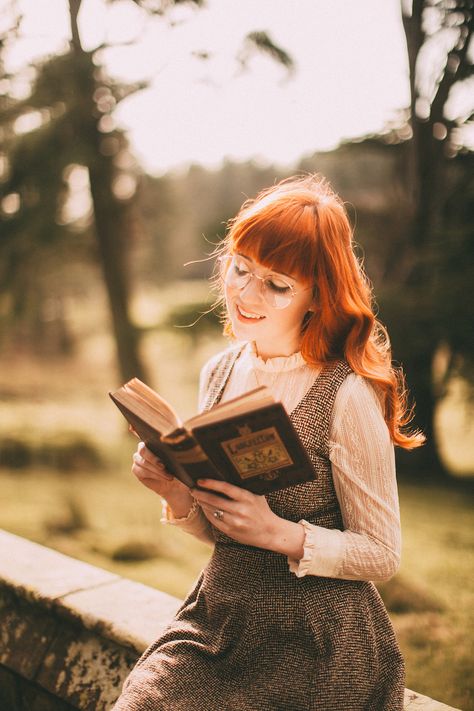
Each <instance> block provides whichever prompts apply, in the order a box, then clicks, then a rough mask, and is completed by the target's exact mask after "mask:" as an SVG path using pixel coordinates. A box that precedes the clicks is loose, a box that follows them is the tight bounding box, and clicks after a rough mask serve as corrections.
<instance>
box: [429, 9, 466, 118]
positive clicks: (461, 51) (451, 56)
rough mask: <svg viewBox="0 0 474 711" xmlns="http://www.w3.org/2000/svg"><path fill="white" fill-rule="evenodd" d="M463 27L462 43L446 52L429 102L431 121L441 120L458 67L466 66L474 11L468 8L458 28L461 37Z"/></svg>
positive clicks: (455, 79)
mask: <svg viewBox="0 0 474 711" xmlns="http://www.w3.org/2000/svg"><path fill="white" fill-rule="evenodd" d="M463 28H466V32H465V33H464V34H465V37H464V43H463V44H462V46H461V47H459V48H458V44H459V43H458V44H457V45H456V47H454V49H452V50H451V52H449V53H448V57H447V61H446V67H445V70H444V74H443V76H442V78H441V81H440V82H439V84H438V89H437V91H436V94H435V97H434V99H433V101H432V103H431V121H432V122H433V123H434V122H436V121H443V119H444V116H443V110H444V106H445V104H446V101H447V99H448V96H449V92H450V89H451V87H452V86H453V84H454V83H455V82H456V81H457V78H458V71H459V69H460V68H461V67H463V69H464V67H465V66H466V59H467V51H468V47H469V42H470V38H471V36H472V31H473V29H474V13H472V12H469V11H468V10H466V11H465V12H464V21H463V23H462V24H461V28H460V35H461V37H462V34H463ZM460 39H461V38H460ZM450 67H454V71H453V70H452V69H450Z"/></svg>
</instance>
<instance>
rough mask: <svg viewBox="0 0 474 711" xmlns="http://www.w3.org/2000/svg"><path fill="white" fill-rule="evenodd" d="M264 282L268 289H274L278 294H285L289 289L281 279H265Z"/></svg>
mask: <svg viewBox="0 0 474 711" xmlns="http://www.w3.org/2000/svg"><path fill="white" fill-rule="evenodd" d="M265 284H266V285H267V286H268V288H269V289H271V290H272V291H276V292H277V293H278V294H286V293H287V292H288V291H290V286H289V285H288V284H285V282H283V281H275V279H267V280H266V281H265Z"/></svg>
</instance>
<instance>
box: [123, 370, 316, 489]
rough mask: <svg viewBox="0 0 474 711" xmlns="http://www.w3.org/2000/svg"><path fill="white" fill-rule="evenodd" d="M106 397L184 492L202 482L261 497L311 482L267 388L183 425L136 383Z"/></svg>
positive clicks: (299, 449) (286, 421) (311, 475)
mask: <svg viewBox="0 0 474 711" xmlns="http://www.w3.org/2000/svg"><path fill="white" fill-rule="evenodd" d="M109 395H110V397H111V398H112V400H113V401H114V403H115V404H116V405H117V407H118V408H119V410H120V411H121V412H122V413H123V415H124V416H125V417H126V419H127V420H128V422H129V423H130V425H131V426H132V428H133V430H134V431H135V433H136V434H137V435H138V436H139V437H140V439H142V440H143V441H144V442H145V444H146V446H147V447H148V449H150V450H151V451H152V452H154V454H156V455H157V456H158V457H159V458H160V459H161V460H162V461H163V464H164V465H165V466H166V468H167V469H168V471H169V472H171V473H172V474H173V475H174V476H176V477H177V478H178V479H179V480H180V481H182V482H183V483H184V484H186V485H187V486H189V487H193V486H195V482H196V480H197V479H199V478H205V477H207V478H210V479H220V480H224V481H227V482H229V483H230V484H235V485H237V486H241V487H243V488H245V489H248V490H249V491H253V492H254V493H256V494H266V493H268V492H270V491H276V490H278V489H283V488H285V487H287V486H292V485H294V484H300V483H302V482H305V481H310V480H312V479H314V478H315V470H314V468H313V466H312V464H311V461H310V459H309V457H308V454H307V453H306V450H305V448H304V447H303V444H302V443H301V441H300V439H299V437H298V434H297V433H296V430H295V429H294V427H293V424H292V422H291V420H290V418H289V416H288V414H287V412H286V410H285V408H284V407H283V405H282V404H281V402H276V401H275V400H274V398H273V396H272V395H271V393H270V391H269V390H268V388H266V387H260V388H257V389H256V390H251V391H250V392H248V393H245V394H244V395H241V396H240V397H237V398H235V399H233V400H228V401H227V402H225V403H222V404H219V405H215V406H214V407H213V408H211V409H210V410H208V411H207V412H203V413H201V414H199V415H195V416H194V417H191V418H190V419H188V420H186V422H182V421H181V419H180V418H179V416H178V415H177V413H176V412H175V411H174V410H173V408H172V407H171V405H170V404H169V403H168V402H166V400H164V399H163V398H162V397H160V395H158V393H156V392H155V391H154V390H152V389H151V388H150V387H148V385H145V383H142V382H141V380H139V379H138V378H133V379H132V380H129V381H128V382H127V383H125V385H123V386H122V387H121V388H119V389H118V390H116V391H115V392H111V393H109Z"/></svg>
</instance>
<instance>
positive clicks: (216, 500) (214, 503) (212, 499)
mask: <svg viewBox="0 0 474 711" xmlns="http://www.w3.org/2000/svg"><path fill="white" fill-rule="evenodd" d="M191 494H192V496H194V498H195V499H196V501H198V503H199V504H201V505H202V504H204V505H206V506H209V507H212V508H213V509H221V511H227V512H229V513H230V512H231V511H233V509H234V506H233V502H232V501H231V500H230V499H224V498H223V497H222V496H219V495H218V494H211V493H210V492H208V491H202V490H201V489H192V490H191Z"/></svg>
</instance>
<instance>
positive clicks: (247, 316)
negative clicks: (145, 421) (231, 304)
mask: <svg viewBox="0 0 474 711" xmlns="http://www.w3.org/2000/svg"><path fill="white" fill-rule="evenodd" d="M235 308H236V311H237V316H238V318H239V320H240V321H243V322H244V323H258V321H262V320H263V319H264V318H265V316H260V315H259V314H255V313H253V312H252V311H247V310H246V309H244V308H242V306H239V305H238V304H236V307H235Z"/></svg>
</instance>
